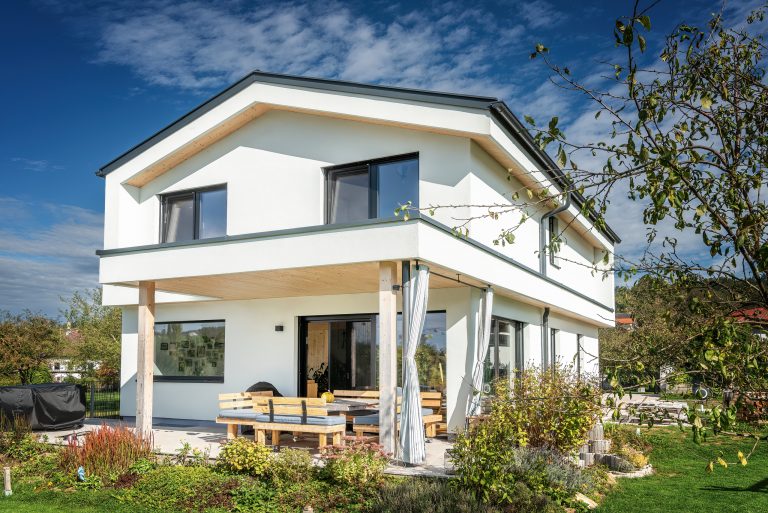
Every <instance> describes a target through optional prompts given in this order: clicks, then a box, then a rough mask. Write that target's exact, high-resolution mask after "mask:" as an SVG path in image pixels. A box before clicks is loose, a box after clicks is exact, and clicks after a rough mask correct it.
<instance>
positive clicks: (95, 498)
mask: <svg viewBox="0 0 768 513" xmlns="http://www.w3.org/2000/svg"><path fill="white" fill-rule="evenodd" d="M113 493H114V492H113V491H112V490H89V491H78V492H73V493H62V492H51V491H43V492H35V491H34V490H32V489H31V488H28V487H22V488H17V489H15V490H14V492H13V495H12V496H10V497H3V496H0V511H2V512H8V513H11V512H13V513H72V512H74V511H77V513H103V512H109V513H154V512H150V511H148V510H142V509H140V508H136V506H134V505H131V504H123V503H121V502H119V501H118V500H117V499H115V498H114V497H113ZM163 513H173V512H163Z"/></svg>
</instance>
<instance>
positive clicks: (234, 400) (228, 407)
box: [216, 390, 272, 439]
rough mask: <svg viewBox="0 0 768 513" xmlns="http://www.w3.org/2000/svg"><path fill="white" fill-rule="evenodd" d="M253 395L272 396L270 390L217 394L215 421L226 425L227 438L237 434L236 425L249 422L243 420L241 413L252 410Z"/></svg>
mask: <svg viewBox="0 0 768 513" xmlns="http://www.w3.org/2000/svg"><path fill="white" fill-rule="evenodd" d="M254 397H272V391H271V390H268V391H265V392H232V393H228V394H219V416H218V417H216V422H217V423H219V424H226V425H227V439H232V438H235V437H236V436H237V428H238V426H241V425H247V426H249V425H250V423H249V422H244V421H243V418H242V416H241V415H242V413H246V412H253V398H254Z"/></svg>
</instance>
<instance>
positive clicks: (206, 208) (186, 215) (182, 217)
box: [160, 186, 227, 242]
mask: <svg viewBox="0 0 768 513" xmlns="http://www.w3.org/2000/svg"><path fill="white" fill-rule="evenodd" d="M160 208H161V212H160V219H161V224H162V226H161V230H160V237H161V239H160V241H161V242H180V241H185V240H195V239H209V238H211V237H222V236H224V235H226V234H227V188H226V186H217V187H209V188H206V189H198V190H193V191H184V192H177V193H172V194H166V195H163V196H162V197H161V199H160Z"/></svg>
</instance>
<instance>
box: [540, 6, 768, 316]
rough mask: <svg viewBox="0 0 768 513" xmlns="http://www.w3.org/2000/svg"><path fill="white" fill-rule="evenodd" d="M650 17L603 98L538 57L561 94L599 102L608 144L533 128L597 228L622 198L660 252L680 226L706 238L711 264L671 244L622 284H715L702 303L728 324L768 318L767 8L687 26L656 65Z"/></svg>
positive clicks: (627, 36) (628, 267)
mask: <svg viewBox="0 0 768 513" xmlns="http://www.w3.org/2000/svg"><path fill="white" fill-rule="evenodd" d="M655 3H656V2H654V3H653V4H651V6H650V7H652V6H653V5H655ZM650 7H648V8H645V9H641V7H640V3H639V2H636V3H635V7H634V10H633V13H632V14H631V15H630V16H626V17H621V18H619V19H617V21H616V24H615V28H614V34H613V35H614V39H615V42H616V45H617V47H619V48H620V49H621V50H623V59H622V62H620V63H617V64H613V65H612V66H611V71H612V73H611V75H612V77H613V78H612V79H611V80H610V81H609V83H608V84H606V87H605V88H603V89H599V90H598V89H595V88H593V87H589V86H587V85H585V84H583V83H581V82H580V81H578V80H577V79H576V78H574V74H573V73H572V71H571V70H570V69H569V68H568V67H564V66H558V65H556V64H554V63H553V62H552V61H551V60H550V58H549V50H548V49H547V48H546V47H545V46H544V45H541V44H539V45H537V46H536V48H535V51H534V53H533V54H532V58H536V57H539V56H540V57H542V58H543V60H544V61H545V63H546V65H547V66H548V67H549V69H550V70H551V71H552V81H553V82H554V83H555V84H557V85H559V86H560V87H563V88H566V89H568V90H571V91H574V92H576V93H578V94H581V95H583V96H585V97H586V98H587V99H588V100H589V101H591V102H592V104H593V105H594V106H595V108H596V111H595V118H596V119H598V118H599V117H600V116H601V115H602V116H604V117H605V118H608V119H609V120H610V131H609V133H608V134H606V139H605V140H604V141H588V142H577V141H570V140H568V139H567V138H566V135H565V133H564V132H563V131H562V130H561V129H560V128H559V127H558V119H557V118H553V119H552V120H550V122H549V123H548V124H547V125H546V127H543V128H538V127H536V125H535V121H534V120H532V119H531V118H527V119H528V122H529V123H530V124H531V127H532V129H533V130H534V132H535V138H536V140H537V141H538V142H539V143H540V145H541V146H542V147H544V148H546V147H549V148H551V149H552V150H553V151H554V153H555V154H556V155H557V160H558V162H559V164H560V165H561V166H563V168H564V170H565V171H566V172H567V178H568V180H569V181H570V183H571V184H573V187H572V189H571V190H567V191H565V193H577V194H582V195H584V197H585V201H584V209H583V211H582V214H583V215H587V214H588V211H589V210H594V211H596V212H597V217H596V221H595V222H596V224H597V225H598V226H600V225H603V224H604V223H605V219H604V216H605V214H606V212H607V210H608V206H609V204H610V202H611V198H612V197H613V196H612V195H613V194H614V193H615V191H617V190H618V189H620V188H623V189H624V190H626V194H627V196H628V198H629V199H630V200H633V201H642V202H643V212H642V214H643V219H642V220H643V222H644V223H645V224H646V226H648V227H650V229H649V232H648V240H649V243H652V242H658V241H656V238H657V237H659V231H658V229H657V227H658V226H660V225H663V224H664V223H671V224H672V225H673V228H674V229H675V230H677V232H678V233H679V234H681V235H685V234H688V233H693V234H695V235H696V236H698V237H699V241H700V243H701V246H702V249H705V250H706V256H705V257H701V256H700V255H696V254H684V253H682V252H679V251H678V240H679V239H678V237H676V236H672V235H666V236H664V237H662V242H663V244H661V245H660V246H661V249H656V250H655V251H649V252H647V253H646V254H645V255H644V256H643V257H642V258H641V259H640V260H639V261H637V262H630V261H627V260H626V259H625V260H624V261H623V264H624V266H623V267H622V268H621V269H620V270H621V271H622V272H624V273H630V274H634V273H637V272H645V273H653V274H655V275H658V276H663V277H665V278H668V279H669V280H672V281H680V280H699V279H700V277H701V276H706V277H710V278H714V279H713V280H710V281H708V282H707V285H708V286H710V287H711V290H710V294H707V295H705V296H704V297H703V299H705V300H707V301H717V302H718V303H719V305H720V309H721V311H722V312H725V313H729V312H732V311H734V310H737V309H744V308H747V307H754V306H759V307H768V277H767V276H766V273H767V272H768V207H767V206H766V203H765V194H766V189H765V187H766V178H767V176H766V173H767V169H768V166H767V164H768V151H767V149H766V142H767V141H768V86H766V84H765V83H764V77H765V57H764V51H765V49H766V46H765V43H764V40H763V36H762V34H760V33H754V31H752V30H751V29H753V28H754V27H755V26H756V23H755V22H757V21H762V20H763V18H764V14H765V7H763V8H760V9H758V10H756V11H754V12H753V13H752V14H750V15H749V17H748V18H747V19H746V22H745V23H743V24H737V25H734V26H732V27H728V26H726V25H725V24H724V18H723V16H722V15H716V16H714V17H713V19H712V20H711V22H710V23H709V25H708V27H707V28H706V29H700V28H697V27H693V26H690V25H687V24H684V23H683V24H680V25H678V26H677V27H676V28H675V29H674V31H673V32H672V33H671V34H670V35H669V36H667V37H666V39H665V42H664V45H663V49H662V50H661V52H660V53H659V55H658V58H657V59H653V58H650V57H649V56H648V55H647V53H646V52H647V48H648V43H647V41H646V37H647V35H648V33H649V32H650V30H651V20H650V17H649V14H648V12H649V9H650ZM582 158H584V159H591V160H594V159H597V160H599V161H601V162H602V164H601V165H599V166H597V167H594V166H588V167H584V168H582V167H580V166H579V165H577V164H576V161H577V160H580V159H582ZM618 262H619V263H622V260H621V259H618ZM700 299H702V298H700ZM755 321H756V322H765V321H764V320H761V319H755Z"/></svg>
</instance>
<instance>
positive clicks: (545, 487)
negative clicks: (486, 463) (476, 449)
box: [505, 447, 592, 502]
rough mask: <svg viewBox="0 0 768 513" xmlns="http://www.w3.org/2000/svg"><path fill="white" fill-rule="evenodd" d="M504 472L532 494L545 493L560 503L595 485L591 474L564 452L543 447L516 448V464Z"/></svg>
mask: <svg viewBox="0 0 768 513" xmlns="http://www.w3.org/2000/svg"><path fill="white" fill-rule="evenodd" d="M505 471H506V472H509V473H510V474H512V475H513V476H514V479H515V481H516V482H523V483H525V484H526V485H527V486H528V488H530V489H531V490H532V491H533V492H535V493H545V494H546V495H548V496H550V497H553V498H555V499H557V501H558V502H564V501H566V500H568V499H569V498H570V497H572V496H573V495H574V494H575V493H576V492H582V491H585V490H587V489H588V488H590V487H591V485H592V483H591V480H590V479H589V477H588V475H587V474H585V473H583V472H582V471H581V470H580V469H579V468H578V467H577V466H576V465H574V464H573V463H572V462H571V461H570V460H569V459H568V458H566V457H565V456H563V455H562V453H560V452H558V451H555V450H553V449H546V448H543V447H519V448H517V449H515V451H514V462H513V464H512V465H510V466H509V467H507V468H506V469H505Z"/></svg>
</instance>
